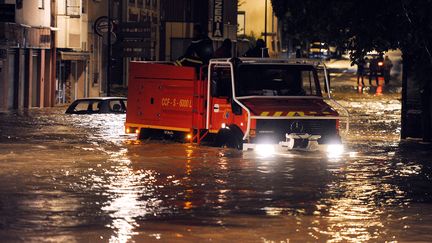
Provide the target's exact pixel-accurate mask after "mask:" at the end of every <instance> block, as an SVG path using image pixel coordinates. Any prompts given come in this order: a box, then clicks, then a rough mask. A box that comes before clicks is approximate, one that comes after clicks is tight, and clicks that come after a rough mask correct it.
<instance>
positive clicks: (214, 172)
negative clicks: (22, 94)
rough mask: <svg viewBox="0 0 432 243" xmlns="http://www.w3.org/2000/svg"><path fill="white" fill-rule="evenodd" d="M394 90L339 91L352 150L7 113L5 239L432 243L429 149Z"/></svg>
mask: <svg viewBox="0 0 432 243" xmlns="http://www.w3.org/2000/svg"><path fill="white" fill-rule="evenodd" d="M399 91H400V90H398V89H397V88H394V89H384V90H378V89H377V88H376V87H375V88H365V89H364V90H357V89H356V88H355V87H353V88H351V87H346V88H345V89H341V90H335V91H334V95H335V97H336V98H337V99H338V100H340V103H341V104H342V105H343V106H345V107H346V108H348V110H349V112H350V114H351V122H350V132H349V133H348V134H344V145H345V153H344V154H343V156H341V157H339V158H328V157H327V156H326V155H325V154H321V153H311V152H292V153H288V154H277V155H274V156H270V157H259V156H257V155H256V154H254V153H253V152H240V151H235V150H230V149H222V148H213V147H204V146H195V145H190V144H179V143H171V142H167V141H136V140H135V139H134V137H133V136H132V137H131V136H127V135H125V134H124V132H123V123H124V120H125V116H124V115H79V116H78V115H65V114H63V111H64V110H65V109H64V107H59V108H52V109H43V110H38V109H36V110H30V111H25V112H10V113H0V239H1V241H2V242H192V241H194V242H323V241H328V242H362V241H369V242H370V241H372V242H384V241H389V242H414V241H419V242H431V241H432V233H431V232H432V195H431V193H432V191H431V188H432V164H431V162H432V156H431V154H432V150H431V146H430V145H426V144H419V143H412V142H400V141H399V134H400V112H401V111H400V106H401V103H400V93H399Z"/></svg>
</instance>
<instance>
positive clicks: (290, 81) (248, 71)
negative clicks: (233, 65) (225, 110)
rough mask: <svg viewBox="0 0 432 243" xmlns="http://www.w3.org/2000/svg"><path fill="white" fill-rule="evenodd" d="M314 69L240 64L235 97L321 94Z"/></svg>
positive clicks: (282, 65)
mask: <svg viewBox="0 0 432 243" xmlns="http://www.w3.org/2000/svg"><path fill="white" fill-rule="evenodd" d="M318 85H319V82H318V76H317V75H316V70H315V69H314V68H313V67H312V66H309V65H284V64H280V65H278V64H271V65H267V64H241V65H240V66H239V69H238V79H237V80H236V95H237V96H304V95H308V96H321V91H320V87H319V86H318Z"/></svg>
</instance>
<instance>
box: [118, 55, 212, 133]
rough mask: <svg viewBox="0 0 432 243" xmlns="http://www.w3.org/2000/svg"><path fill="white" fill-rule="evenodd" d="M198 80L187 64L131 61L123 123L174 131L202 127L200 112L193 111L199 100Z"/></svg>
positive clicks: (199, 82)
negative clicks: (180, 65) (183, 65)
mask: <svg viewBox="0 0 432 243" xmlns="http://www.w3.org/2000/svg"><path fill="white" fill-rule="evenodd" d="M202 83H203V81H198V80H196V73H195V69H194V68H191V67H176V66H171V65H162V64H147V63H133V62H132V63H131V70H130V77H129V92H128V100H129V101H130V102H128V103H129V104H130V105H129V107H128V110H127V115H126V125H127V126H128V125H129V126H135V127H139V128H153V129H162V130H174V131H190V129H191V128H202V127H203V126H204V121H203V118H202V116H203V114H199V113H197V112H196V111H197V108H198V105H199V104H198V103H199V102H201V103H203V100H202V98H199V97H204V95H203V94H200V93H202V92H204V90H203V87H202ZM197 97H198V98H197ZM194 106H195V107H194ZM201 109H202V108H201Z"/></svg>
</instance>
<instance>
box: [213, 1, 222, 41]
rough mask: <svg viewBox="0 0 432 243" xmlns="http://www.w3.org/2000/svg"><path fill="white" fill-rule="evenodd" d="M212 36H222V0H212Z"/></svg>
mask: <svg viewBox="0 0 432 243" xmlns="http://www.w3.org/2000/svg"><path fill="white" fill-rule="evenodd" d="M213 8H214V12H213V13H214V14H213V37H223V0H214V6H213Z"/></svg>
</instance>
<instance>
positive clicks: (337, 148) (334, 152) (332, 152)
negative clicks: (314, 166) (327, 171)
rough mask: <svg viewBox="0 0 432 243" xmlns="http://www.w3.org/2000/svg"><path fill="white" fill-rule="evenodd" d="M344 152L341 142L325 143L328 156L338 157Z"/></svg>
mask: <svg viewBox="0 0 432 243" xmlns="http://www.w3.org/2000/svg"><path fill="white" fill-rule="evenodd" d="M343 153H344V146H343V145H342V144H329V145H327V156H328V157H329V158H338V157H340V156H342V154H343Z"/></svg>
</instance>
